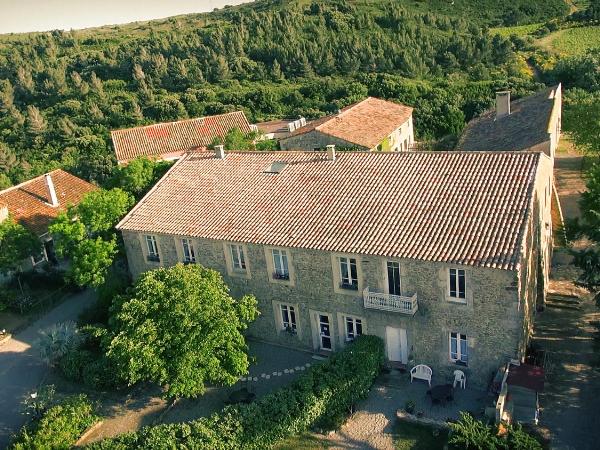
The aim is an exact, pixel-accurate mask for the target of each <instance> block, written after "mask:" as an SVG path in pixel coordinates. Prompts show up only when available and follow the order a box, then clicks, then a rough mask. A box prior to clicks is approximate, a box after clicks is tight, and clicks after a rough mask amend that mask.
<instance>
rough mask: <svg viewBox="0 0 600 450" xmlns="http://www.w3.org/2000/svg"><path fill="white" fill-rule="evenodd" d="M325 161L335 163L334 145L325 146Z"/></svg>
mask: <svg viewBox="0 0 600 450" xmlns="http://www.w3.org/2000/svg"><path fill="white" fill-rule="evenodd" d="M327 159H328V160H329V161H335V145H333V144H329V145H328V146H327Z"/></svg>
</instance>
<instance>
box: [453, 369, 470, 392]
mask: <svg viewBox="0 0 600 450" xmlns="http://www.w3.org/2000/svg"><path fill="white" fill-rule="evenodd" d="M457 384H459V385H460V387H461V388H463V389H464V388H466V387H467V376H466V375H465V373H464V372H463V371H462V370H455V371H454V384H453V386H454V387H456V385H457Z"/></svg>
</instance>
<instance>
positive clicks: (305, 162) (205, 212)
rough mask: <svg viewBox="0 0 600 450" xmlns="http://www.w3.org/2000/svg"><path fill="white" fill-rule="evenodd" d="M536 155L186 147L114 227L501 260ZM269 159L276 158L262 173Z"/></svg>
mask: <svg viewBox="0 0 600 450" xmlns="http://www.w3.org/2000/svg"><path fill="white" fill-rule="evenodd" d="M541 157H542V156H541V154H540V153H537V152H531V153H525V152H523V153H516V152H513V153H504V152H503V153H500V152H489V153H485V152H399V153H382V152H376V153H375V152H338V155H337V158H336V160H335V161H329V160H327V159H326V157H325V156H324V154H323V153H320V152H293V151H292V152H285V151H284V152H245V153H242V152H230V153H227V155H226V158H225V159H218V158H215V157H214V156H213V155H212V154H210V153H193V154H192V153H191V154H189V155H188V156H186V157H185V158H184V159H182V160H180V161H179V162H178V163H177V164H176V165H175V166H173V168H172V169H171V170H170V171H169V172H168V173H167V174H166V175H165V177H164V178H163V179H162V180H161V181H160V182H159V183H158V184H157V185H156V186H155V187H154V188H153V189H152V190H151V191H150V192H149V193H148V194H147V195H146V197H145V198H144V199H142V201H141V202H140V203H138V204H137V205H136V206H135V208H134V209H133V210H132V211H131V212H130V213H129V214H128V215H127V216H126V217H125V218H124V219H123V220H122V221H121V223H120V224H119V225H118V226H117V227H118V228H119V229H122V230H130V231H138V232H149V233H164V234H171V235H180V236H195V237H199V238H206V239H216V240H225V241H234V242H246V243H256V244H263V245H275V246H283V247H292V248H293V247H300V248H309V249H318V250H323V251H332V252H347V253H358V254H371V255H383V256H389V257H398V258H411V259H422V260H430V261H446V262H454V263H458V264H470V265H478V266H486V267H496V268H503V269H509V270H512V269H515V268H516V267H517V266H518V263H519V256H520V249H521V241H522V239H523V232H524V229H525V228H524V226H525V224H526V220H527V215H528V211H529V208H530V203H531V195H532V186H533V183H534V181H535V177H536V173H537V167H538V163H539V161H540V158H541ZM544 157H545V156H544ZM278 161H284V162H286V163H287V165H286V166H285V167H284V168H283V170H281V171H280V173H277V174H274V173H267V170H268V168H269V167H270V165H271V164H272V163H274V162H278Z"/></svg>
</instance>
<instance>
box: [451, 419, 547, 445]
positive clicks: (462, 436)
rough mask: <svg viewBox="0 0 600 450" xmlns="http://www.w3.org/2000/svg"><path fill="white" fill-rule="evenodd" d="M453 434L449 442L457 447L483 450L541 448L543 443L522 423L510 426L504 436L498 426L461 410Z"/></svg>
mask: <svg viewBox="0 0 600 450" xmlns="http://www.w3.org/2000/svg"><path fill="white" fill-rule="evenodd" d="M450 428H451V430H452V434H451V437H450V440H449V441H448V443H449V444H450V445H451V446H452V448H455V449H465V450H467V449H481V450H541V449H542V446H541V444H540V443H539V442H538V441H537V440H536V439H535V438H534V437H533V436H531V435H530V434H528V433H526V432H525V431H524V430H523V428H522V427H521V426H520V425H516V426H508V427H507V432H506V434H505V435H504V436H503V437H500V436H499V433H498V427H492V426H489V425H486V424H485V423H483V422H481V421H479V420H476V419H475V418H474V417H473V416H471V415H470V414H468V413H464V412H461V413H460V420H459V421H458V422H456V423H451V424H450Z"/></svg>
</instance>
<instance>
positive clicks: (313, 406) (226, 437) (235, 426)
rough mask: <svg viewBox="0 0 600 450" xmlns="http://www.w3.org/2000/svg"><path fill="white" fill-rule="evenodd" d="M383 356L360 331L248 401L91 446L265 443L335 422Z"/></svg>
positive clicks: (376, 342) (377, 343)
mask: <svg viewBox="0 0 600 450" xmlns="http://www.w3.org/2000/svg"><path fill="white" fill-rule="evenodd" d="M383 361H384V347H383V341H382V340H381V339H380V338H378V337H375V336H360V337H359V338H358V339H356V341H355V342H353V343H352V344H350V345H348V346H347V347H346V348H345V349H344V350H342V351H340V352H338V353H335V354H333V355H332V356H331V357H330V358H329V359H328V360H327V361H325V362H324V363H322V364H319V365H315V366H313V367H311V368H310V369H309V370H308V371H307V372H306V373H304V374H302V375H301V376H300V377H298V378H297V379H296V380H295V381H294V382H292V383H291V384H290V385H289V386H286V387H284V388H281V389H279V390H277V391H274V392H272V393H270V394H268V395H266V396H265V397H263V398H262V399H260V400H258V401H256V402H254V403H252V404H250V405H240V406H228V407H226V408H225V409H223V410H222V411H221V412H219V413H216V414H214V415H212V416H211V417H207V418H201V419H198V420H194V421H191V422H184V423H177V424H165V425H157V426H150V427H145V428H142V429H141V430H140V431H138V432H136V433H127V434H124V435H121V436H118V437H116V438H113V439H107V440H104V441H101V442H97V443H94V444H92V445H91V446H90V448H92V449H97V450H106V449H110V450H115V449H116V450H122V449H133V448H145V449H164V448H210V449H215V450H230V449H248V450H253V449H264V448H270V447H273V445H275V444H277V443H278V442H279V441H281V440H283V439H286V438H288V437H290V436H293V435H295V434H298V433H301V432H303V431H306V430H308V429H319V430H331V429H335V428H337V427H339V426H340V425H341V424H342V423H343V421H344V420H345V419H346V417H347V416H348V414H349V413H350V412H351V410H352V407H353V406H354V405H355V403H356V402H357V401H358V400H361V399H363V398H365V397H366V396H367V394H368V392H369V389H370V388H371V385H372V384H373V381H374V380H375V378H376V377H377V375H378V374H379V372H380V371H381V368H382V365H383Z"/></svg>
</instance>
